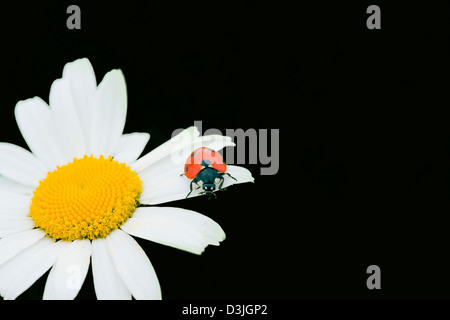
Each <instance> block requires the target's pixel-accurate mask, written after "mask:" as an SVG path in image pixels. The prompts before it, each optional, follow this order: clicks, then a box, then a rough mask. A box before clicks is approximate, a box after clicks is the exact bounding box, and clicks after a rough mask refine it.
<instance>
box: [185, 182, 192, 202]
mask: <svg viewBox="0 0 450 320" xmlns="http://www.w3.org/2000/svg"><path fill="white" fill-rule="evenodd" d="M193 183H194V180H192V181H191V183H190V184H189V189H190V190H191V191H189V193H188V194H187V196H186V199H187V198H188V197H189V195H190V194H191V193H192V184H193Z"/></svg>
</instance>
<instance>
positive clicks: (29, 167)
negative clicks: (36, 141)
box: [0, 143, 48, 188]
mask: <svg viewBox="0 0 450 320" xmlns="http://www.w3.org/2000/svg"><path fill="white" fill-rule="evenodd" d="M47 172H48V170H47V168H46V167H45V166H44V165H43V164H42V162H41V161H39V160H38V159H37V158H36V157H35V156H34V155H33V154H32V153H31V152H29V151H27V150H25V149H23V148H21V147H18V146H16V145H13V144H10V143H0V174H2V175H4V176H5V177H8V178H9V179H11V180H14V181H17V182H20V183H23V184H25V185H27V186H31V187H33V188H37V186H38V185H39V180H41V179H43V178H45V177H46V175H47Z"/></svg>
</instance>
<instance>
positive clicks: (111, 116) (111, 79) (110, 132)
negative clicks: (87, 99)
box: [91, 69, 127, 156]
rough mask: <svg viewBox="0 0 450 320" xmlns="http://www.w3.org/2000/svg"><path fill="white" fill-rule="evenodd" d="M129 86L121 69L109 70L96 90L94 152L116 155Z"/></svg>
mask: <svg viewBox="0 0 450 320" xmlns="http://www.w3.org/2000/svg"><path fill="white" fill-rule="evenodd" d="M126 114H127V88H126V84H125V78H124V76H123V73H122V71H121V70H117V69H116V70H112V71H110V72H108V73H107V74H106V75H105V77H104V78H103V80H102V82H101V83H100V84H99V86H98V88H97V92H96V100H95V108H94V110H93V114H92V124H91V130H92V133H93V134H94V135H95V137H93V138H95V139H93V141H92V142H93V145H92V149H93V154H94V156H99V155H104V156H108V155H114V154H115V152H116V150H117V145H118V143H119V140H120V137H121V135H122V132H123V128H124V126H125V119H126Z"/></svg>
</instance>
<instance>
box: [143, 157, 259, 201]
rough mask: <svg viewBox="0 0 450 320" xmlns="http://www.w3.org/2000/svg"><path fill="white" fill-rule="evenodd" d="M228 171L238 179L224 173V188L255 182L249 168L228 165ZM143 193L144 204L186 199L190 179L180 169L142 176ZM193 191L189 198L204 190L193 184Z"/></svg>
mask: <svg viewBox="0 0 450 320" xmlns="http://www.w3.org/2000/svg"><path fill="white" fill-rule="evenodd" d="M227 173H229V174H230V175H231V176H232V177H233V178H235V179H236V180H237V181H235V180H234V179H232V178H231V177H229V176H228V175H226V174H225V175H223V178H224V182H223V185H222V188H227V187H229V186H231V185H233V184H239V183H245V182H253V181H254V179H253V177H252V174H251V172H250V171H249V170H247V169H246V168H243V167H239V166H230V165H228V166H227ZM140 177H141V179H142V180H143V183H142V189H143V191H142V194H141V196H140V198H139V201H140V202H141V203H143V204H153V205H154V204H161V203H165V202H169V201H175V200H181V199H185V198H186V196H187V195H188V194H189V192H190V184H191V181H192V180H190V179H188V178H186V176H180V171H179V170H178V169H177V170H174V169H173V168H172V169H171V170H168V171H167V172H166V173H165V174H161V175H160V176H156V177H148V176H144V177H142V176H141V175H140ZM192 190H193V191H192V192H191V194H190V195H189V198H192V197H196V196H198V195H199V193H200V192H202V191H203V190H202V189H201V188H198V186H197V185H196V184H194V183H193V184H192Z"/></svg>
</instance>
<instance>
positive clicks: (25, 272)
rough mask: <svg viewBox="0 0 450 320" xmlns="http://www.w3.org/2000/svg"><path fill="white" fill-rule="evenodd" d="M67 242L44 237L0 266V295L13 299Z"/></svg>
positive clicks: (46, 268) (41, 271) (52, 261)
mask: <svg viewBox="0 0 450 320" xmlns="http://www.w3.org/2000/svg"><path fill="white" fill-rule="evenodd" d="M67 244H68V242H65V241H58V242H56V243H55V242H53V240H51V239H49V238H47V237H44V238H42V239H41V240H39V241H37V242H36V243H35V244H33V245H31V246H30V247H28V248H26V249H24V250H22V251H21V252H20V253H18V254H17V255H15V256H14V257H13V258H11V259H10V260H8V261H7V262H5V263H4V264H2V265H1V266H0V295H2V296H3V297H4V298H5V299H15V298H17V297H18V296H19V295H20V294H22V293H23V292H24V291H25V290H27V289H28V288H29V287H30V286H31V285H32V284H33V283H34V282H35V281H36V280H37V279H39V278H40V277H41V276H42V275H43V274H44V273H45V272H46V271H47V270H48V269H50V267H51V266H52V265H53V264H54V263H55V261H56V259H57V257H58V256H59V254H60V253H61V251H62V250H63V249H64V247H65V245H67Z"/></svg>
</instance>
